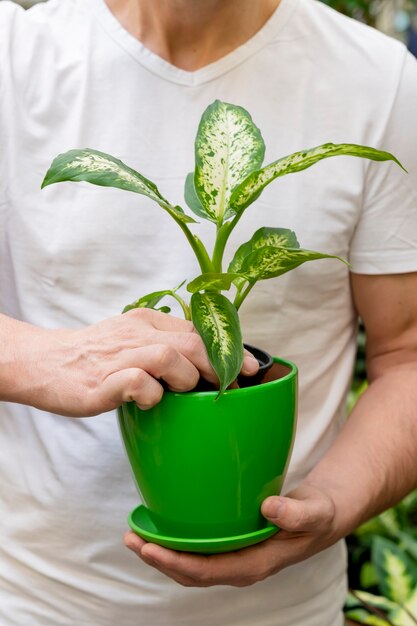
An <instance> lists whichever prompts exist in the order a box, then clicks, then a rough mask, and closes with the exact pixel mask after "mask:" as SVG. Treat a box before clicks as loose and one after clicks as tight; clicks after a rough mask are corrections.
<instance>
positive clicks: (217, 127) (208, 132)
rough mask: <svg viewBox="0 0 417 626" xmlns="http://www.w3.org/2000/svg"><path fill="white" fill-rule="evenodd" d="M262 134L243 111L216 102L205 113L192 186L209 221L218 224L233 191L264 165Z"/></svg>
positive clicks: (226, 214) (234, 106) (222, 217)
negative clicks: (251, 173)
mask: <svg viewBox="0 0 417 626" xmlns="http://www.w3.org/2000/svg"><path fill="white" fill-rule="evenodd" d="M264 154H265V144H264V142H263V139H262V135H261V132H260V130H259V128H257V126H255V124H254V123H253V121H252V118H251V116H250V115H249V113H248V112H247V111H246V110H245V109H243V108H242V107H239V106H236V105H233V104H228V103H227V102H220V101H219V100H216V101H215V102H213V104H211V105H210V106H209V107H207V109H206V110H205V112H204V113H203V116H202V118H201V121H200V125H199V127H198V132H197V137H196V140H195V162H196V165H195V175H194V186H195V190H196V192H197V195H198V197H199V199H200V201H201V204H202V206H203V207H204V211H205V213H206V216H207V217H208V219H211V220H212V221H214V222H217V223H218V224H221V223H222V222H223V220H224V219H227V218H228V217H230V216H231V215H233V212H231V211H230V210H229V200H230V196H231V194H232V191H233V190H234V189H235V187H237V185H239V184H240V183H241V182H242V181H243V180H244V179H245V178H246V177H247V176H248V174H249V173H250V172H252V171H253V170H257V169H258V168H259V167H260V166H261V165H262V162H263V158H264Z"/></svg>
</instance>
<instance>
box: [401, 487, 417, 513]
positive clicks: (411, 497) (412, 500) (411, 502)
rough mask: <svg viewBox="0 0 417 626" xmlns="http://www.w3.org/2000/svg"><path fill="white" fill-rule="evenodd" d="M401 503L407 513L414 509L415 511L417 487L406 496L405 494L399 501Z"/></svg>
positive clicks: (416, 506)
mask: <svg viewBox="0 0 417 626" xmlns="http://www.w3.org/2000/svg"><path fill="white" fill-rule="evenodd" d="M401 505H402V506H403V507H404V509H405V511H406V512H407V513H414V511H417V489H415V490H414V491H412V492H411V493H409V494H408V496H406V497H405V498H404V500H403V501H402V502H401Z"/></svg>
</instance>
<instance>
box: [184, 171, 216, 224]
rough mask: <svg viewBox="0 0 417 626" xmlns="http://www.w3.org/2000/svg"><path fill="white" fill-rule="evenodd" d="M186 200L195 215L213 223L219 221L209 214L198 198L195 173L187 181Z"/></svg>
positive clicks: (189, 175)
mask: <svg viewBox="0 0 417 626" xmlns="http://www.w3.org/2000/svg"><path fill="white" fill-rule="evenodd" d="M184 200H185V202H186V204H187V205H188V206H189V207H190V209H191V210H192V211H193V213H195V214H196V215H198V216H199V217H203V218H204V219H205V220H210V221H211V222H215V223H216V221H217V220H215V219H214V218H213V216H212V215H210V213H207V211H206V210H205V209H204V207H203V205H202V204H201V202H200V199H199V197H198V196H197V193H196V191H195V187H194V172H190V173H189V174H188V175H187V178H186V179H185V187H184Z"/></svg>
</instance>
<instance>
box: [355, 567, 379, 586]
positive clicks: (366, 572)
mask: <svg viewBox="0 0 417 626" xmlns="http://www.w3.org/2000/svg"><path fill="white" fill-rule="evenodd" d="M359 580H360V584H361V587H363V588H364V589H368V588H369V587H375V586H377V585H378V575H377V573H376V570H375V567H374V566H373V564H372V563H371V562H370V561H366V563H364V564H363V565H362V567H361V569H360V572H359Z"/></svg>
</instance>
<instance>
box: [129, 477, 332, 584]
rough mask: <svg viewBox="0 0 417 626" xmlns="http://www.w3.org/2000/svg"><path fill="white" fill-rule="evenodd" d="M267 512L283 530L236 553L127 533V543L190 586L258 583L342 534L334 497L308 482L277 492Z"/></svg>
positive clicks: (266, 504)
mask: <svg viewBox="0 0 417 626" xmlns="http://www.w3.org/2000/svg"><path fill="white" fill-rule="evenodd" d="M262 513H263V515H264V516H265V517H266V518H267V519H269V520H270V521H271V522H273V523H274V524H276V525H277V526H279V528H281V530H280V531H279V532H278V533H277V534H276V535H274V536H273V537H271V538H270V539H267V540H266V541H264V542H262V543H259V544H257V545H254V546H251V547H250V548H244V549H243V550H238V551H236V552H228V553H225V554H215V555H210V556H201V555H197V554H190V553H187V552H175V551H173V550H168V549H167V548H163V547H161V546H158V545H155V544H151V543H146V542H145V541H144V540H143V539H141V538H140V537H138V536H137V535H135V534H134V533H133V532H128V533H126V535H125V545H126V546H127V547H128V548H130V550H133V552H135V553H136V554H137V555H138V556H139V557H140V558H141V559H142V561H144V562H145V563H147V564H148V565H151V566H152V567H155V568H156V569H158V570H159V571H160V572H162V573H163V574H165V575H166V576H169V577H170V578H172V579H173V580H175V581H177V582H178V583H180V584H181V585H184V586H186V587H211V586H213V585H231V586H233V587H246V586H248V585H253V584H254V583H256V582H259V581H260V580H263V579H264V578H267V577H268V576H271V575H272V574H276V573H277V572H279V571H280V570H282V569H284V568H285V567H288V566H289V565H293V564H294V563H298V562H299V561H303V560H304V559H307V558H308V557H310V556H312V555H313V554H316V553H317V552H320V551H321V550H324V549H325V548H328V547H329V546H330V545H332V544H333V543H335V542H336V541H337V540H338V539H339V538H340V536H339V535H338V533H337V529H336V521H335V520H336V515H335V513H336V511H335V505H334V502H333V499H332V497H331V496H330V495H329V494H327V493H325V492H324V491H322V490H321V489H319V488H317V487H316V486H313V485H309V484H308V483H304V484H303V485H302V486H300V487H299V488H297V489H296V490H294V491H293V492H291V493H290V494H288V496H287V497H281V496H273V497H270V498H267V499H266V500H265V501H264V503H263V504H262Z"/></svg>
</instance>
